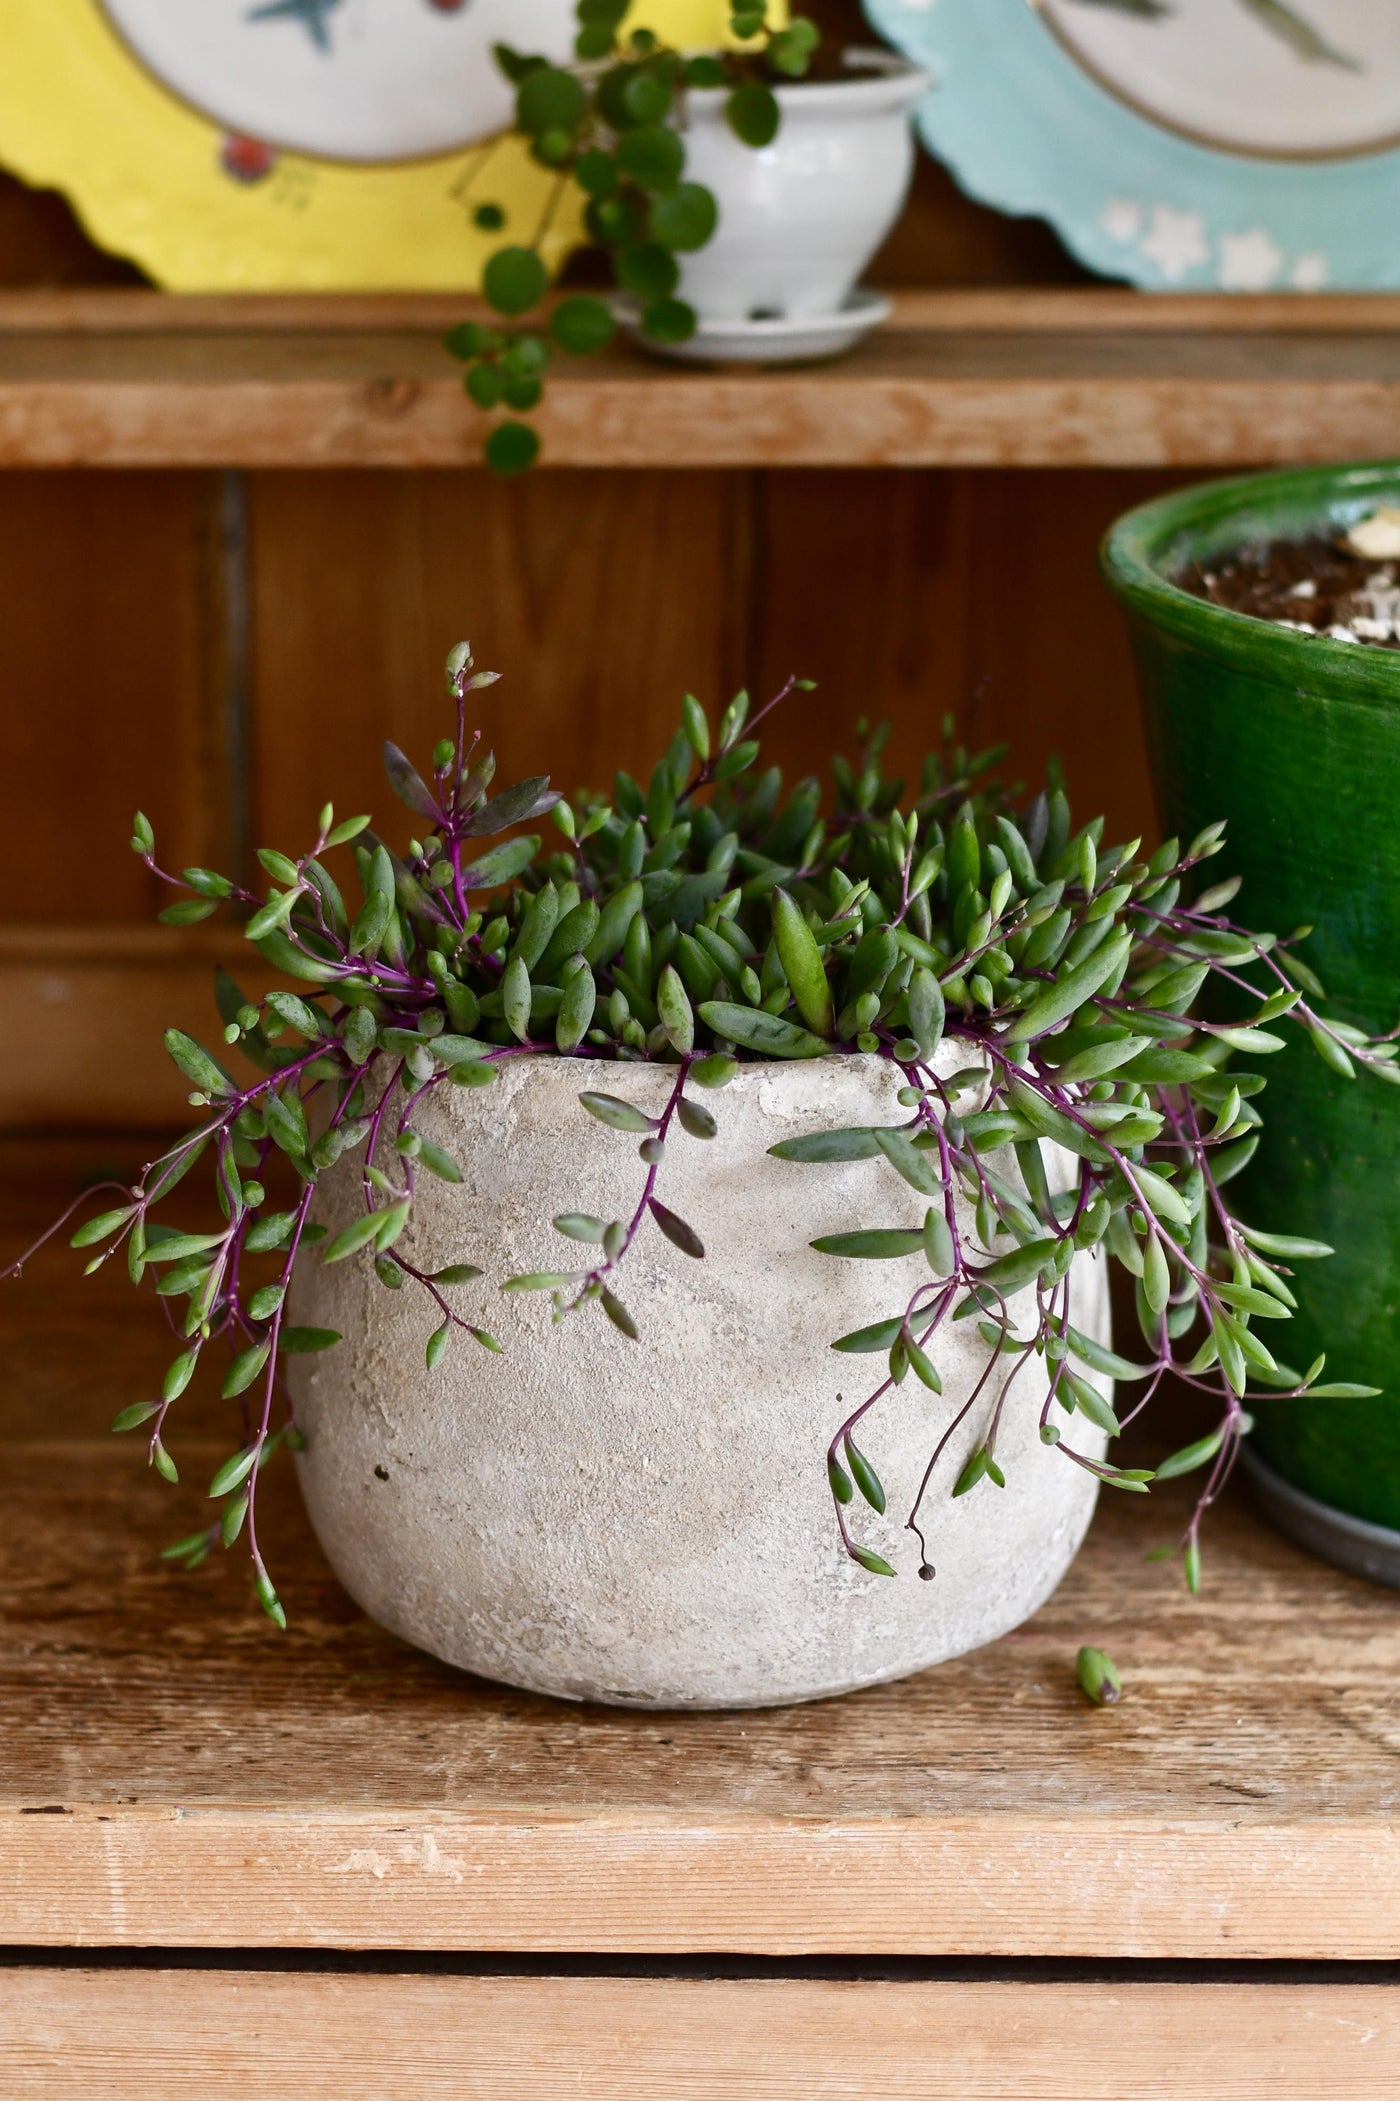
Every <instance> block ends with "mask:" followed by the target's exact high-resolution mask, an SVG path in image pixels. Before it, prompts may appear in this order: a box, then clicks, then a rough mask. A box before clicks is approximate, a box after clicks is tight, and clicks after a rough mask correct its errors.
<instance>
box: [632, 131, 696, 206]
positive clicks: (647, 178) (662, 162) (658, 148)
mask: <svg viewBox="0 0 1400 2101" xmlns="http://www.w3.org/2000/svg"><path fill="white" fill-rule="evenodd" d="M617 159H618V165H619V166H620V167H621V169H622V171H623V173H624V174H626V175H630V176H631V178H632V180H633V182H635V183H637V184H638V185H639V187H640V188H642V189H644V190H673V189H674V188H675V186H676V184H677V183H678V182H679V181H680V179H681V170H682V169H683V168H684V166H685V145H684V142H683V141H682V139H681V136H680V133H679V132H676V131H672V129H671V127H670V125H669V124H641V125H639V126H638V127H637V129H636V130H635V131H624V132H623V134H622V137H621V138H620V139H619V140H618V142H617Z"/></svg>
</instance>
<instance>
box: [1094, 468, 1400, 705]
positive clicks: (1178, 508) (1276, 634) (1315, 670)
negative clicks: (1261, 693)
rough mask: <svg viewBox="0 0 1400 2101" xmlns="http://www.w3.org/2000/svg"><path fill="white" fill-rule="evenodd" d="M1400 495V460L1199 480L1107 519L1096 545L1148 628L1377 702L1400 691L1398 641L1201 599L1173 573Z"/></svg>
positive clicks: (1113, 586)
mask: <svg viewBox="0 0 1400 2101" xmlns="http://www.w3.org/2000/svg"><path fill="white" fill-rule="evenodd" d="M1384 502H1390V503H1395V504H1400V460H1379V461H1369V462H1366V463H1364V464H1359V465H1352V466H1337V467H1299V468H1287V469H1285V470H1284V471H1283V472H1281V473H1271V474H1248V475H1240V476H1237V477H1234V478H1232V479H1230V480H1227V481H1210V482H1196V483H1193V484H1192V486H1191V487H1190V488H1187V489H1177V490H1174V491H1173V492H1172V494H1171V495H1169V496H1158V497H1156V498H1155V499H1154V500H1153V501H1152V502H1151V503H1144V504H1140V505H1139V506H1138V508H1137V509H1136V510H1132V511H1128V512H1127V513H1126V514H1125V515H1124V516H1123V517H1122V518H1120V519H1119V520H1118V522H1117V523H1116V524H1115V525H1113V526H1111V527H1110V529H1109V531H1108V532H1107V534H1106V535H1105V537H1104V541H1103V545H1102V547H1101V548H1100V551H1099V561H1100V566H1101V568H1102V570H1103V574H1104V577H1105V579H1106V581H1107V583H1108V586H1109V588H1110V590H1112V591H1113V593H1114V595H1115V596H1116V597H1117V598H1118V599H1119V600H1120V601H1121V602H1122V603H1123V604H1124V605H1125V606H1127V607H1129V608H1130V609H1131V610H1132V611H1133V612H1135V613H1137V614H1138V615H1139V616H1140V617H1141V618H1142V619H1143V620H1145V621H1147V622H1148V623H1149V625H1150V626H1152V627H1154V628H1156V629H1158V630H1159V631H1161V632H1163V633H1165V634H1167V635H1169V636H1171V637H1173V638H1174V639H1175V640H1176V641H1178V642H1182V643H1185V644H1187V645H1188V646H1189V647H1191V648H1194V649H1198V650H1201V651H1204V652H1205V653H1206V654H1207V655H1210V656H1213V657H1217V658H1222V659H1225V660H1226V661H1228V662H1231V663H1234V664H1238V665H1240V666H1241V667H1242V668H1243V669H1246V670H1248V671H1250V672H1252V673H1253V674H1254V676H1255V677H1264V678H1268V679H1271V680H1272V681H1274V683H1276V684H1278V685H1281V686H1292V687H1295V688H1298V689H1300V690H1307V689H1310V688H1311V689H1315V688H1316V687H1317V686H1318V685H1320V684H1325V685H1326V687H1327V689H1328V692H1329V695H1330V696H1332V697H1335V698H1338V699H1341V698H1346V699H1349V700H1357V701H1363V702H1368V703H1371V704H1375V705H1388V706H1394V705H1395V703H1396V701H1397V700H1398V699H1400V650H1385V649H1371V648H1368V647H1367V645H1366V644H1365V643H1363V642H1334V641H1333V640H1332V639H1331V638H1330V637H1329V636H1326V635H1300V634H1298V633H1297V632H1296V631H1295V630H1293V629H1291V628H1286V627H1276V626H1275V625H1274V624H1273V622H1272V621H1269V620H1259V619H1256V618H1255V617H1254V615H1253V614H1250V613H1236V612H1232V611H1231V610H1230V608H1229V607H1227V606H1217V605H1212V604H1210V602H1209V601H1208V600H1206V599H1204V598H1196V597H1194V596H1193V595H1192V593H1191V592H1189V591H1183V590H1182V589H1181V588H1180V586H1179V585H1177V584H1174V583H1173V582H1172V581H1171V577H1172V575H1173V574H1175V573H1176V572H1177V571H1179V570H1180V569H1181V568H1183V567H1184V566H1185V564H1186V563H1187V562H1190V561H1195V560H1208V559H1209V558H1210V557H1211V556H1214V555H1221V554H1225V553H1229V552H1233V551H1234V550H1235V549H1237V548H1240V547H1244V546H1248V545H1250V544H1251V543H1257V542H1259V541H1263V540H1274V539H1287V538H1294V537H1298V536H1300V535H1302V534H1305V533H1308V532H1316V531H1318V530H1329V529H1330V530H1335V529H1337V528H1338V527H1344V526H1348V525H1351V524H1353V523H1354V522H1355V521H1356V519H1358V518H1361V517H1365V516H1367V515H1368V514H1369V513H1370V512H1371V511H1372V510H1374V509H1375V508H1376V506H1377V504H1378V503H1384Z"/></svg>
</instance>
